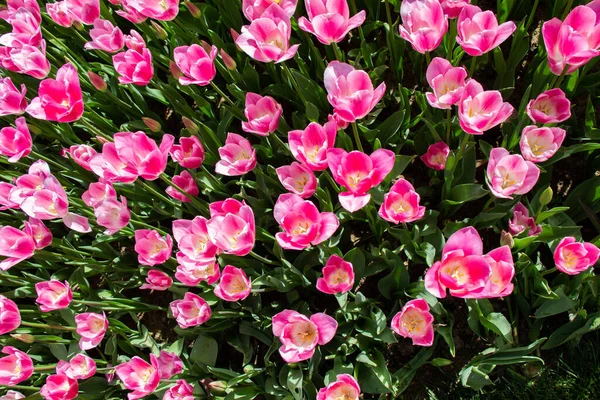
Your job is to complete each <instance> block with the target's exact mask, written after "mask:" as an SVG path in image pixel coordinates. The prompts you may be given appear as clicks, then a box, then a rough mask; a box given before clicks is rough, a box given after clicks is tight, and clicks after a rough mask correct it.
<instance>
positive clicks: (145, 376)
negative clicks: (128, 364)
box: [140, 369, 152, 383]
mask: <svg viewBox="0 0 600 400" xmlns="http://www.w3.org/2000/svg"><path fill="white" fill-rule="evenodd" d="M150 376H152V371H150V370H149V369H147V370H145V371H144V372H142V376H141V377H140V378H142V381H143V382H144V383H148V381H149V380H150Z"/></svg>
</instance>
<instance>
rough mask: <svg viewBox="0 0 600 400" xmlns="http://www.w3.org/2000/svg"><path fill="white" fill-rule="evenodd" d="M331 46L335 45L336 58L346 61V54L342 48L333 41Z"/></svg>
mask: <svg viewBox="0 0 600 400" xmlns="http://www.w3.org/2000/svg"><path fill="white" fill-rule="evenodd" d="M331 47H333V52H334V53H335V58H336V59H337V60H338V61H339V62H344V55H343V54H342V52H341V51H340V48H339V46H338V44H337V43H336V42H333V43H331Z"/></svg>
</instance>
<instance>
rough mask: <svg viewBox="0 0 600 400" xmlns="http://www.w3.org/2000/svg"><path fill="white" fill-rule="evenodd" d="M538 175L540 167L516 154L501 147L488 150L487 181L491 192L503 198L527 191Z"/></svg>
mask: <svg viewBox="0 0 600 400" xmlns="http://www.w3.org/2000/svg"><path fill="white" fill-rule="evenodd" d="M539 177H540V169H539V168H538V167H536V166H535V164H534V163H532V162H531V161H525V160H524V159H523V157H521V156H520V155H518V154H510V153H509V152H508V150H506V149H505V148H502V147H496V148H494V149H492V151H491V152H490V159H489V161H488V167H487V181H488V186H489V187H490V190H491V191H492V194H493V195H494V196H496V197H500V198H503V199H512V195H514V194H525V193H528V192H529V191H530V190H531V189H533V187H534V186H535V184H536V183H537V180H538V178H539Z"/></svg>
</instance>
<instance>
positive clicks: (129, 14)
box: [109, 0, 148, 24]
mask: <svg viewBox="0 0 600 400" xmlns="http://www.w3.org/2000/svg"><path fill="white" fill-rule="evenodd" d="M109 1H111V0H109ZM128 3H129V2H123V3H122V4H121V5H122V6H123V9H122V10H117V14H118V15H120V16H121V17H123V18H125V19H126V20H127V21H129V22H131V23H132V24H140V23H142V22H144V21H146V19H147V18H148V17H146V16H145V15H142V14H140V13H139V12H138V11H137V10H135V9H134V8H133V7H131V6H129V4H128Z"/></svg>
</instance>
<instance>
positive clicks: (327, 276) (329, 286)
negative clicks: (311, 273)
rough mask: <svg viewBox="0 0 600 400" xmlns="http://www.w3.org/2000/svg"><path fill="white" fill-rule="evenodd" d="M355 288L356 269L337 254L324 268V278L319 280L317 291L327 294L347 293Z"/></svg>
mask: <svg viewBox="0 0 600 400" xmlns="http://www.w3.org/2000/svg"><path fill="white" fill-rule="evenodd" d="M353 286H354V267H353V266H352V264H351V263H349V262H348V261H344V259H343V258H342V257H340V256H338V255H337V254H334V255H332V256H331V257H329V259H328V260H327V263H326V264H325V266H324V267H323V277H322V278H319V279H317V290H319V291H320V292H323V293H327V294H337V293H346V292H348V291H350V290H351V289H352V287H353Z"/></svg>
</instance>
